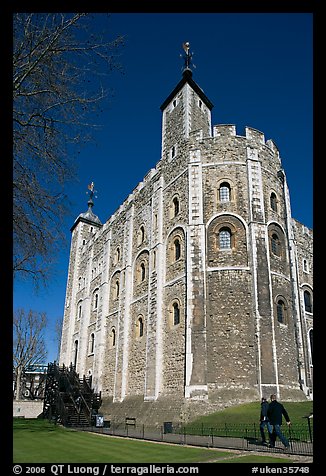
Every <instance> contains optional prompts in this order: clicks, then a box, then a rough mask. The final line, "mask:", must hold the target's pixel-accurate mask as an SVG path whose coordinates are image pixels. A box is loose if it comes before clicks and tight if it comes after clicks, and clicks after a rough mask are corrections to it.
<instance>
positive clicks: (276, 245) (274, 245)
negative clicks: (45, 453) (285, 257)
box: [271, 233, 281, 256]
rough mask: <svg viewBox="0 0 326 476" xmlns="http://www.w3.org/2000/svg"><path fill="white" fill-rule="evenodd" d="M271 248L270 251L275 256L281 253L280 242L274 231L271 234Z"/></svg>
mask: <svg viewBox="0 0 326 476" xmlns="http://www.w3.org/2000/svg"><path fill="white" fill-rule="evenodd" d="M271 249H272V253H273V254H274V255H276V256H280V254H281V242H280V239H279V237H278V236H277V234H276V233H273V234H272V236H271Z"/></svg>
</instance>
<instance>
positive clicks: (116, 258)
mask: <svg viewBox="0 0 326 476" xmlns="http://www.w3.org/2000/svg"><path fill="white" fill-rule="evenodd" d="M119 261H120V248H119V246H118V248H117V249H116V251H115V263H116V264H117V263H119Z"/></svg>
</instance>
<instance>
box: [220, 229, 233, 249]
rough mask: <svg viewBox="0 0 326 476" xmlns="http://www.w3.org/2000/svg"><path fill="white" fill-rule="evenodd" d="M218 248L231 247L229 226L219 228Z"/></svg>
mask: <svg viewBox="0 0 326 476" xmlns="http://www.w3.org/2000/svg"><path fill="white" fill-rule="evenodd" d="M219 248H220V250H230V249H231V230H230V228H226V227H224V228H221V229H220V231H219Z"/></svg>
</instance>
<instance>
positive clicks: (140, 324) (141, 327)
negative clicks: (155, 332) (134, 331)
mask: <svg viewBox="0 0 326 476" xmlns="http://www.w3.org/2000/svg"><path fill="white" fill-rule="evenodd" d="M137 324H138V337H143V335H144V321H143V318H142V317H139V318H138V323H137Z"/></svg>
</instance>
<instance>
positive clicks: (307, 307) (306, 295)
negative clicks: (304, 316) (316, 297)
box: [303, 291, 312, 312]
mask: <svg viewBox="0 0 326 476" xmlns="http://www.w3.org/2000/svg"><path fill="white" fill-rule="evenodd" d="M303 297H304V309H305V311H306V312H312V302H311V294H310V292H309V291H305V292H304V293H303Z"/></svg>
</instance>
